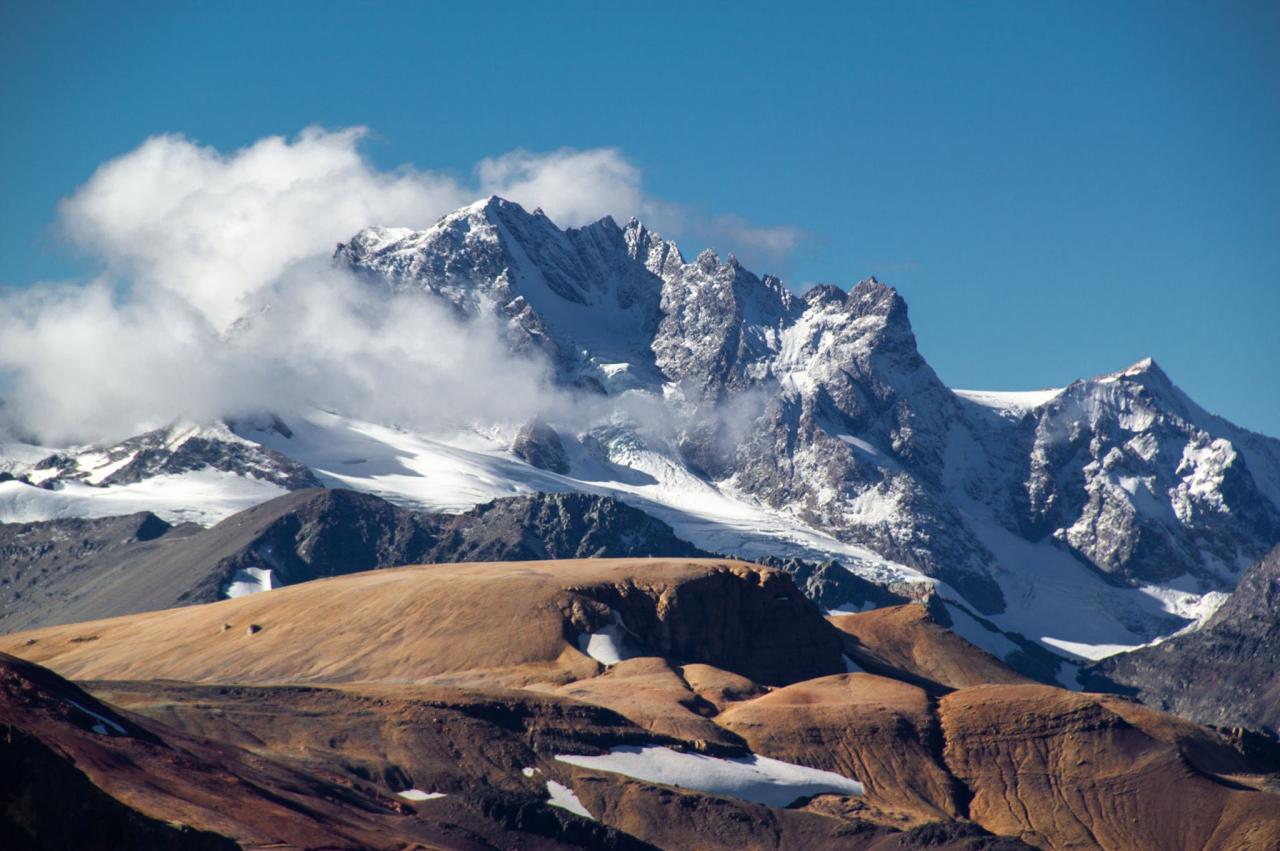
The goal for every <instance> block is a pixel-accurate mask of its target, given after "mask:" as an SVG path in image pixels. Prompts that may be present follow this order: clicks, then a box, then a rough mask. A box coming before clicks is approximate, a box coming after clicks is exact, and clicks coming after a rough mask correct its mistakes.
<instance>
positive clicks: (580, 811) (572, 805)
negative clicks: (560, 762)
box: [547, 757, 596, 821]
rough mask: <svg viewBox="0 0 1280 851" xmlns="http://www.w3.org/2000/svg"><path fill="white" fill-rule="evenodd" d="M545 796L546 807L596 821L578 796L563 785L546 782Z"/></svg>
mask: <svg viewBox="0 0 1280 851" xmlns="http://www.w3.org/2000/svg"><path fill="white" fill-rule="evenodd" d="M556 759H559V757H556ZM547 795H548V796H549V797H548V800H547V806H548V807H559V808H560V809H562V810H568V811H569V812H571V813H573V814H574V815H578V816H582V817H583V818H589V819H591V820H592V821H595V820H596V817H595V816H593V815H591V813H589V812H587V808H586V807H584V806H583V805H582V802H581V801H579V800H578V796H577V795H575V794H574V792H573V790H572V789H570V788H569V787H568V786H565V785H564V784H563V783H557V782H556V781H554V780H548V781H547Z"/></svg>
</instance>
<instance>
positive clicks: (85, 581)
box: [0, 512, 199, 630]
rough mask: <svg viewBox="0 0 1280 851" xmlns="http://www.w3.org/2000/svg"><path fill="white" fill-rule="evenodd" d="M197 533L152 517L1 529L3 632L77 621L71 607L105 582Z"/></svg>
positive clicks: (193, 528)
mask: <svg viewBox="0 0 1280 851" xmlns="http://www.w3.org/2000/svg"><path fill="white" fill-rule="evenodd" d="M197 532H199V527H196V526H181V527H173V526H170V525H169V524H168V523H166V522H165V521H163V520H161V519H160V518H159V517H156V516H155V515H154V514H151V513H150V512H143V513H140V514H130V515H127V516H123V517H103V518H95V519H81V518H71V519H67V520H54V521H48V522H43V523H4V524H0V629H6V630H14V629H24V628H31V627H35V626H42V625H44V624H45V623H49V622H51V619H56V618H58V617H62V616H66V617H68V618H69V619H74V618H75V615H76V612H75V611H73V610H70V609H68V608H67V607H68V606H69V605H71V603H72V601H73V600H74V599H75V598H76V596H78V595H80V594H85V593H89V591H88V589H89V588H91V587H92V586H93V585H94V584H95V583H96V582H97V581H98V580H99V579H100V578H101V577H102V576H104V575H107V574H111V573H115V572H117V571H121V572H123V571H126V570H127V569H128V567H129V566H130V565H131V564H133V563H135V562H136V561H138V560H142V559H145V558H146V557H147V556H148V555H149V554H153V553H157V552H169V551H170V550H171V549H173V547H172V546H171V545H173V544H175V543H176V542H179V541H185V540H189V539H190V538H191V536H192V535H195V534H196V533H197ZM106 613H107V612H103V614H106ZM111 613H112V614H115V612H111Z"/></svg>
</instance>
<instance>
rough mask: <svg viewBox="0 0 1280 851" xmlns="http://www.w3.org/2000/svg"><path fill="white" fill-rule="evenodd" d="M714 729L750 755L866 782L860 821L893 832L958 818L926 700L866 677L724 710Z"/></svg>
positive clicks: (961, 793) (958, 804)
mask: <svg viewBox="0 0 1280 851" xmlns="http://www.w3.org/2000/svg"><path fill="white" fill-rule="evenodd" d="M716 720H717V723H719V724H721V725H722V726H724V727H726V728H728V729H729V730H732V731H733V732H735V733H737V734H738V735H740V736H741V737H742V738H743V739H744V740H745V741H746V742H747V744H748V746H749V747H750V748H751V749H752V750H753V751H754V752H756V753H761V754H766V755H768V756H771V757H774V758H777V759H783V760H786V761H788V762H795V763H799V764H801V765H811V766H820V767H822V768H825V769H827V770H834V771H838V772H840V773H841V774H844V775H845V776H847V777H860V778H866V779H865V781H864V783H865V784H866V786H867V795H866V797H865V803H866V806H867V809H868V811H867V812H866V815H867V816H868V817H870V818H872V819H873V820H876V821H880V822H882V823H885V824H891V825H895V826H898V827H911V826H914V825H918V824H922V823H927V822H930V821H945V820H949V819H954V818H957V817H959V816H960V815H961V814H962V813H963V812H964V807H965V795H966V792H965V790H963V789H962V788H961V787H959V785H958V784H956V783H955V781H954V780H953V779H952V778H951V776H950V775H949V774H948V773H947V770H946V768H945V767H944V766H943V765H941V764H940V763H939V760H938V759H937V757H936V755H935V753H934V750H935V749H936V747H937V745H938V742H939V741H940V736H939V733H938V730H937V722H936V721H935V719H934V718H933V716H932V712H931V709H930V703H929V697H928V695H927V694H926V693H925V692H924V691H923V690H921V689H919V688H916V687H914V686H911V685H908V684H907V683H903V682H898V681H895V680H890V679H885V678H882V677H875V676H871V675H870V674H842V675H839V676H834V677H823V678H821V679H816V680H810V681H808V682H803V683H799V684H796V685H792V686H788V687H786V688H782V689H778V690H776V691H773V692H771V693H769V694H767V695H764V696H762V697H758V698H756V699H754V700H750V701H746V702H744V703H740V704H738V705H736V706H732V707H730V708H729V709H728V710H726V711H725V712H724V713H722V714H721V715H720V716H718V717H717V719H716Z"/></svg>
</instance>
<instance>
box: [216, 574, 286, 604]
mask: <svg viewBox="0 0 1280 851" xmlns="http://www.w3.org/2000/svg"><path fill="white" fill-rule="evenodd" d="M273 582H274V580H273V579H272V577H271V571H270V570H269V569H267V568H262V567H246V568H244V569H243V570H237V571H236V572H235V573H234V574H232V576H231V582H229V583H228V584H227V590H226V593H225V595H224V596H226V597H227V598H228V599H231V598H235V597H247V596H249V595H250V594H257V593H259V592H260V591H270V590H271V589H272V588H275V587H276V586H275V585H274V584H273Z"/></svg>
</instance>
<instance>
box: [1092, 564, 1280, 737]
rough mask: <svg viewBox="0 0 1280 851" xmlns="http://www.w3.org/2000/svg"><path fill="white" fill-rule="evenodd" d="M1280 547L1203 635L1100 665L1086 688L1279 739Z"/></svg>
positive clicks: (1252, 571) (1247, 576)
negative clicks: (1137, 698)
mask: <svg viewBox="0 0 1280 851" xmlns="http://www.w3.org/2000/svg"><path fill="white" fill-rule="evenodd" d="M1278 667H1280V547H1277V548H1276V549H1274V550H1272V551H1271V553H1270V554H1269V555H1267V556H1266V557H1265V558H1263V559H1262V560H1261V561H1259V562H1258V563H1257V564H1256V565H1254V566H1253V567H1251V568H1250V569H1249V570H1248V572H1246V573H1245V575H1244V577H1243V578H1242V579H1241V580H1240V584H1239V586H1238V587H1237V588H1236V590H1235V591H1234V592H1233V593H1232V594H1231V596H1230V597H1229V598H1228V599H1227V601H1226V602H1225V603H1223V605H1222V606H1221V608H1219V609H1218V611H1217V612H1215V613H1214V615H1213V616H1212V617H1211V618H1210V619H1209V620H1208V621H1207V622H1206V623H1205V625H1204V626H1203V627H1201V628H1200V629H1199V630H1196V631H1194V632H1190V633H1187V634H1184V635H1178V636H1175V637H1173V638H1170V639H1167V640H1166V641H1162V642H1160V643H1159V644H1155V645H1153V646H1150V647H1144V648H1142V649H1140V650H1135V651H1133V652H1131V653H1121V654H1119V655H1116V656H1111V657H1109V658H1107V659H1104V660H1102V661H1101V662H1099V663H1097V664H1096V665H1094V666H1092V667H1091V668H1089V669H1087V670H1086V671H1085V673H1084V674H1083V676H1082V681H1083V682H1084V683H1085V685H1086V687H1088V688H1093V689H1097V690H1106V691H1120V692H1122V693H1126V694H1134V695H1136V696H1137V697H1139V698H1140V699H1141V700H1142V701H1143V702H1144V703H1147V704H1148V705H1150V706H1154V707H1158V708H1160V709H1163V710H1165V711H1166V712H1172V713H1174V714H1175V715H1181V716H1182V717H1184V718H1189V719H1191V720H1193V721H1197V722H1199V723H1201V724H1211V725H1215V726H1219V727H1246V728H1250V729H1253V730H1261V731H1264V732H1266V733H1267V734H1269V735H1270V736H1272V737H1276V736H1280V670H1278Z"/></svg>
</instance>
